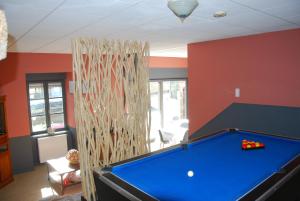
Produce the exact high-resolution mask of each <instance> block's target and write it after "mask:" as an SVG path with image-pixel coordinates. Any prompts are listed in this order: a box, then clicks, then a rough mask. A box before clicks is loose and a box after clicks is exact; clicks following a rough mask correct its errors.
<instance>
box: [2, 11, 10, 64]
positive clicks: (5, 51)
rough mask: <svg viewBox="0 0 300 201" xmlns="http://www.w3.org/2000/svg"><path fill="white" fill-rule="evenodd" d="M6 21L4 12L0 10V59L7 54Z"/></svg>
mask: <svg viewBox="0 0 300 201" xmlns="http://www.w3.org/2000/svg"><path fill="white" fill-rule="evenodd" d="M7 36H8V34H7V23H6V18H5V13H4V11H3V10H0V60H2V59H5V58H6V54H7Z"/></svg>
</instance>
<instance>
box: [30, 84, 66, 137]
mask: <svg viewBox="0 0 300 201" xmlns="http://www.w3.org/2000/svg"><path fill="white" fill-rule="evenodd" d="M47 87H48V97H49V99H48V100H46V99H45V91H44V90H45V88H44V84H43V83H30V84H29V99H30V111H31V122H32V131H33V132H38V131H45V130H47V122H46V115H47V113H46V102H48V104H49V112H48V114H49V115H50V124H51V125H50V126H51V127H52V128H54V129H57V128H64V126H65V125H64V109H63V98H62V85H61V83H60V82H50V83H48V84H47Z"/></svg>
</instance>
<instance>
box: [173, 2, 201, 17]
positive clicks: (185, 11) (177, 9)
mask: <svg viewBox="0 0 300 201" xmlns="http://www.w3.org/2000/svg"><path fill="white" fill-rule="evenodd" d="M198 5H199V3H198V1H197V0H169V1H168V7H169V8H170V10H171V11H172V12H173V13H174V14H175V15H176V16H177V17H179V18H180V20H181V21H182V22H183V20H184V19H185V18H187V17H188V16H189V15H190V14H192V12H193V11H194V10H195V8H197V6H198Z"/></svg>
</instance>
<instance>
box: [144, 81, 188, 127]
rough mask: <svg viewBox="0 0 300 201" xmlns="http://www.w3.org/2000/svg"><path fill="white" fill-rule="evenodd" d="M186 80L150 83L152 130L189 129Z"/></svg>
mask: <svg viewBox="0 0 300 201" xmlns="http://www.w3.org/2000/svg"><path fill="white" fill-rule="evenodd" d="M186 83H187V82H186V80H185V79H178V80H156V81H150V94H151V130H158V129H162V128H163V129H164V130H170V129H172V128H175V127H176V126H178V127H184V128H186V129H187V124H188V122H187V86H186Z"/></svg>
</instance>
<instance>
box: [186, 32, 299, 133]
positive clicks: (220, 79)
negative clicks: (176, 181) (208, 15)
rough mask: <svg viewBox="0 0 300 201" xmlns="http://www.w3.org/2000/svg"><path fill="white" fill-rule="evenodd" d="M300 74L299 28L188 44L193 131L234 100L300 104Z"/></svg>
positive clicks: (190, 114)
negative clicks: (237, 89)
mask: <svg viewBox="0 0 300 201" xmlns="http://www.w3.org/2000/svg"><path fill="white" fill-rule="evenodd" d="M299 76H300V29H296V30H289V31H281V32H273V33H266V34H260V35H253V36H246V37H238V38H230V39H223V40H216V41H210V42H200V43H194V44H189V45H188V78H189V79H188V84H189V91H188V97H189V104H188V107H189V110H188V111H189V120H190V133H193V132H195V131H196V130H197V129H199V128H201V127H202V126H204V125H205V124H206V123H207V122H208V121H210V120H211V119H212V118H214V117H215V116H216V115H217V114H218V113H220V112H221V111H223V110H224V109H225V108H226V107H228V106H229V105H230V104H231V103H233V102H240V103H253V104H267V105H282V106H296V107H300V78H299ZM236 87H239V88H240V90H241V97H240V98H235V97H234V89H235V88H236ZM245 115H246V114H245ZM279 118H280V117H279Z"/></svg>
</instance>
